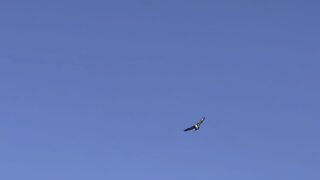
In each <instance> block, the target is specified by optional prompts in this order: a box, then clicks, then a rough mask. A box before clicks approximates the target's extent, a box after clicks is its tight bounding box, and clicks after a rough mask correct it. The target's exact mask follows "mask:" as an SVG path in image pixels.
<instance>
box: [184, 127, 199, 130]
mask: <svg viewBox="0 0 320 180" xmlns="http://www.w3.org/2000/svg"><path fill="white" fill-rule="evenodd" d="M194 128H196V127H195V126H191V127H189V128H187V129H185V130H184V131H190V130H192V129H194Z"/></svg>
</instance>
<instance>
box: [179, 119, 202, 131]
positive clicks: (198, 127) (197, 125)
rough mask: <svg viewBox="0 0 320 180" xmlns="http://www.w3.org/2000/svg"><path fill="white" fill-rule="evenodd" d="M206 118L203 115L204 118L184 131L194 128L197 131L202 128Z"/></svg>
mask: <svg viewBox="0 0 320 180" xmlns="http://www.w3.org/2000/svg"><path fill="white" fill-rule="evenodd" d="M204 120H205V117H202V118H201V119H200V120H199V121H198V122H197V124H195V125H193V126H191V127H189V128H187V129H185V130H184V131H190V130H193V129H194V130H195V131H197V130H199V129H200V125H201V124H202V123H203V121H204Z"/></svg>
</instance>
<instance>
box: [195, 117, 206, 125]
mask: <svg viewBox="0 0 320 180" xmlns="http://www.w3.org/2000/svg"><path fill="white" fill-rule="evenodd" d="M204 120H205V117H203V118H201V119H200V120H199V122H198V123H197V124H198V126H200V125H201V124H202V123H203V121H204Z"/></svg>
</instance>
